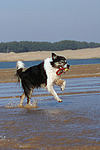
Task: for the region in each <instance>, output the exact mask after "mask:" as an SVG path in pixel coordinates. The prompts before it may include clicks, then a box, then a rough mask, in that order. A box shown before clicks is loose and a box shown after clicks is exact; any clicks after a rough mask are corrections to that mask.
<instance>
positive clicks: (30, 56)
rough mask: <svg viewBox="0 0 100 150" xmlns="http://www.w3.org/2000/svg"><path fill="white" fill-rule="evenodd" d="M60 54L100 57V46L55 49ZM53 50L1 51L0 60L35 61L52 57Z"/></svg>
mask: <svg viewBox="0 0 100 150" xmlns="http://www.w3.org/2000/svg"><path fill="white" fill-rule="evenodd" d="M53 52H55V53H56V54H58V55H62V56H65V57H66V58H67V59H87V58H100V48H92V49H89V48H88V49H81V50H64V51H53ZM51 53H52V51H42V52H40V51H38V52H25V53H13V52H10V53H0V61H17V60H22V61H33V60H44V59H45V58H47V57H51Z"/></svg>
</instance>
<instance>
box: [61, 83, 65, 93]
mask: <svg viewBox="0 0 100 150" xmlns="http://www.w3.org/2000/svg"><path fill="white" fill-rule="evenodd" d="M65 86H66V82H65V81H64V82H63V85H62V86H61V90H62V91H64V90H65Z"/></svg>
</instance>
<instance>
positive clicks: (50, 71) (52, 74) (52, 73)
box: [44, 58, 66, 102]
mask: <svg viewBox="0 0 100 150" xmlns="http://www.w3.org/2000/svg"><path fill="white" fill-rule="evenodd" d="M51 61H52V58H47V59H45V60H44V69H45V71H46V74H47V90H48V92H50V93H51V94H52V95H53V96H54V98H55V99H56V100H57V101H58V102H62V100H61V99H60V98H59V97H58V95H57V93H56V92H55V90H54V89H53V85H54V84H56V85H58V84H60V86H61V90H64V89H65V85H66V81H64V80H62V79H60V78H59V76H58V75H57V74H56V72H57V70H58V69H56V68H54V67H52V65H51V64H50V62H51Z"/></svg>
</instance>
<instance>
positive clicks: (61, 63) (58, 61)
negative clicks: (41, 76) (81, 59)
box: [51, 53, 70, 69]
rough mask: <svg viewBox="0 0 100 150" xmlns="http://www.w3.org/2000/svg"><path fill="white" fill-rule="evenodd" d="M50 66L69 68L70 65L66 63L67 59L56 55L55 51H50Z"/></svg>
mask: <svg viewBox="0 0 100 150" xmlns="http://www.w3.org/2000/svg"><path fill="white" fill-rule="evenodd" d="M51 65H52V67H54V68H57V69H60V68H66V69H69V67H70V65H68V63H67V60H66V58H65V57H63V56H58V55H56V54H55V53H52V62H51Z"/></svg>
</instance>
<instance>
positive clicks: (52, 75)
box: [16, 53, 70, 106]
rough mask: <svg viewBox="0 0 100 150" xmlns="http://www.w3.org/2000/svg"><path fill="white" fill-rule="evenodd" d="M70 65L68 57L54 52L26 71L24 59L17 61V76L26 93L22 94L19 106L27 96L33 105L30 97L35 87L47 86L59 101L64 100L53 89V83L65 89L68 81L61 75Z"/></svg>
mask: <svg viewBox="0 0 100 150" xmlns="http://www.w3.org/2000/svg"><path fill="white" fill-rule="evenodd" d="M69 67H70V65H68V64H67V61H66V58H65V57H62V56H58V55H56V54H54V53H52V57H51V58H47V59H45V60H44V61H43V62H42V63H40V64H39V65H35V66H32V67H30V68H28V69H26V70H25V71H24V70H23V69H24V64H23V62H22V61H18V62H17V71H16V74H17V77H18V80H19V81H21V83H22V87H23V89H24V93H23V94H22V95H21V99H20V104H19V106H23V100H24V98H25V96H26V97H27V104H29V105H31V103H30V99H31V96H32V92H33V89H34V88H39V87H46V88H47V90H48V92H50V93H51V94H52V95H53V96H54V98H55V99H56V100H57V101H58V102H62V100H61V99H60V98H59V97H58V95H57V93H56V92H55V90H54V89H53V85H54V84H56V85H58V86H61V90H62V91H63V90H64V89H65V84H66V81H64V80H62V79H61V77H60V76H59V75H60V74H61V73H63V72H65V70H68V69H69Z"/></svg>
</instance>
